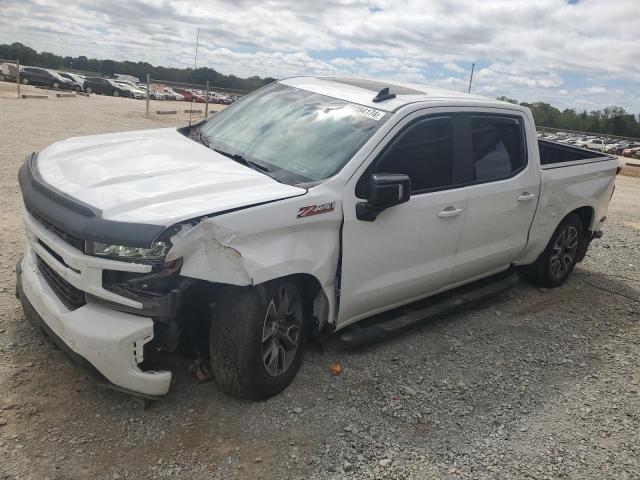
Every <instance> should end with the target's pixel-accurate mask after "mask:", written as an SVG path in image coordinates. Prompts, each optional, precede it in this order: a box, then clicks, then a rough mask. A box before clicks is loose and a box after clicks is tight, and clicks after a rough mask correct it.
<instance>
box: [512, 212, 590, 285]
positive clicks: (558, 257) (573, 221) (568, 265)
mask: <svg viewBox="0 0 640 480" xmlns="http://www.w3.org/2000/svg"><path fill="white" fill-rule="evenodd" d="M584 241H585V236H584V225H583V224H582V220H580V217H578V216H577V215H575V214H573V213H572V214H570V215H569V216H568V217H567V218H565V219H564V220H563V221H562V223H560V225H558V228H556V230H555V232H553V235H552V236H551V239H550V240H549V243H548V244H547V247H546V248H545V250H544V252H542V253H541V254H540V256H539V257H538V259H537V260H536V262H535V263H534V264H532V265H530V266H529V267H527V268H525V270H524V274H525V277H526V278H527V279H528V280H530V281H531V282H533V283H535V284H537V285H540V286H542V287H546V288H556V287H559V286H560V285H562V284H563V283H564V282H565V281H566V280H567V278H569V276H570V275H571V272H573V269H574V268H575V266H576V263H577V258H578V255H579V253H580V250H581V248H582V247H583V243H584Z"/></svg>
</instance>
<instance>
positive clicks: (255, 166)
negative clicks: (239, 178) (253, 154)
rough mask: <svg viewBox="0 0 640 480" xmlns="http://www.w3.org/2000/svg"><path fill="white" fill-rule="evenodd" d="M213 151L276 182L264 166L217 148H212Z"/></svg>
mask: <svg viewBox="0 0 640 480" xmlns="http://www.w3.org/2000/svg"><path fill="white" fill-rule="evenodd" d="M213 151H214V152H218V153H219V154H220V155H224V156H225V157H228V158H230V159H231V160H235V161H236V162H238V163H241V164H242V165H245V166H247V167H249V168H252V169H253V170H258V171H260V172H262V173H264V174H265V175H267V176H268V177H271V178H273V179H274V180H278V179H277V178H276V177H275V176H274V175H273V174H272V173H271V170H269V168H267V167H265V166H264V165H261V164H259V163H257V162H252V161H251V160H247V159H246V158H245V157H243V156H242V155H240V154H239V153H231V152H225V151H224V150H221V149H219V148H214V149H213Z"/></svg>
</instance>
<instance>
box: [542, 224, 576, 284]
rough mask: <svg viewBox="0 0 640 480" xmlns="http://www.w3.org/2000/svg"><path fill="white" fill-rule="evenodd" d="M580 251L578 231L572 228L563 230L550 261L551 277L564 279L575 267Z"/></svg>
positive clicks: (554, 245)
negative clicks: (577, 254) (574, 263)
mask: <svg viewBox="0 0 640 480" xmlns="http://www.w3.org/2000/svg"><path fill="white" fill-rule="evenodd" d="M577 251H578V230H577V229H576V227H573V226H570V227H568V228H565V229H564V230H562V231H561V232H560V233H559V234H558V236H557V237H556V241H555V242H554V244H553V249H552V254H551V257H550V259H549V261H550V265H549V266H550V269H551V275H553V276H554V277H555V278H562V277H563V276H564V275H565V274H566V273H567V271H568V270H569V269H570V268H571V265H573V262H574V260H575V258H576V253H577Z"/></svg>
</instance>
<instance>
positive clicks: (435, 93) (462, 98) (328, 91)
mask: <svg viewBox="0 0 640 480" xmlns="http://www.w3.org/2000/svg"><path fill="white" fill-rule="evenodd" d="M280 83H281V84H283V85H288V86H291V87H295V88H300V89H302V90H307V91H310V92H314V93H318V94H321V95H327V96H330V97H334V98H339V99H341V100H345V101H348V102H353V103H357V104H360V105H365V106H367V107H371V108H375V109H378V110H384V111H386V112H395V111H397V110H399V109H400V108H402V107H404V106H406V105H409V104H412V103H418V102H419V103H425V102H428V103H431V102H433V103H436V102H438V103H442V102H447V103H448V104H450V105H456V104H459V105H470V104H476V105H482V106H489V107H490V106H495V107H498V108H505V107H506V108H510V109H513V110H519V111H526V110H527V109H526V107H522V106H520V105H515V104H512V103H508V102H504V101H501V100H496V99H493V98H489V97H483V96H481V95H475V94H472V93H466V92H457V91H455V90H447V89H442V88H438V87H431V86H428V85H417V84H411V83H402V82H396V81H385V80H374V79H368V78H357V77H291V78H287V79H284V80H280ZM385 88H388V89H389V93H390V94H395V97H394V98H390V99H388V100H378V101H374V98H376V96H377V95H378V93H379V92H380V91H381V90H383V89H385Z"/></svg>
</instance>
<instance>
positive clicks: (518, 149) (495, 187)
mask: <svg viewBox="0 0 640 480" xmlns="http://www.w3.org/2000/svg"><path fill="white" fill-rule="evenodd" d="M464 122H466V128H464V131H465V132H466V135H465V138H464V139H463V148H464V149H465V155H464V158H465V159H466V168H467V173H466V175H467V177H468V184H469V186H468V187H467V188H466V190H467V195H468V202H469V203H468V207H467V215H466V219H465V224H464V228H463V232H462V237H461V239H460V244H459V247H458V255H457V259H456V267H455V269H454V273H453V276H452V280H453V283H460V282H464V281H467V280H470V279H474V278H480V277H483V276H486V275H489V274H491V273H497V272H498V271H500V270H504V269H506V268H508V267H509V265H510V264H511V262H513V261H514V260H515V259H516V257H517V256H518V254H519V253H520V252H521V251H522V250H523V249H524V247H525V246H526V244H527V238H528V234H529V228H530V226H531V222H532V221H533V216H534V214H535V211H536V206H537V202H538V194H539V188H540V178H539V172H538V171H537V169H536V168H535V165H534V164H533V159H529V158H527V138H526V135H525V133H526V132H525V131H524V120H523V118H522V117H520V116H518V115H514V114H512V113H511V114H509V113H504V114H499V113H477V114H476V113H469V114H467V115H465V118H464Z"/></svg>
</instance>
